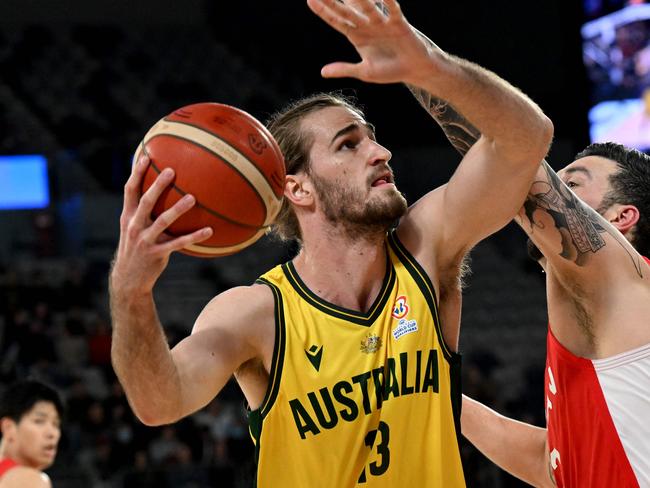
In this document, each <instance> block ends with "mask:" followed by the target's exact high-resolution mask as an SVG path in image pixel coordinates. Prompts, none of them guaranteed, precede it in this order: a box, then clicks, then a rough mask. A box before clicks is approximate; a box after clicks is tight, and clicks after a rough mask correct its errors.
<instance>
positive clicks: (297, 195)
mask: <svg viewBox="0 0 650 488" xmlns="http://www.w3.org/2000/svg"><path fill="white" fill-rule="evenodd" d="M284 196H285V198H286V199H287V200H289V201H290V202H291V203H292V204H293V205H297V206H299V207H308V206H310V205H313V204H314V188H313V186H312V184H311V181H310V180H309V178H307V176H306V175H305V174H304V173H299V174H297V175H287V176H286V179H285V180H284Z"/></svg>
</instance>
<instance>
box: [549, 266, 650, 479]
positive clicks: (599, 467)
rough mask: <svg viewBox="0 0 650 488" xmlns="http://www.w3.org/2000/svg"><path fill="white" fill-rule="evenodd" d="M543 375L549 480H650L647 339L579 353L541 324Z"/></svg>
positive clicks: (649, 353)
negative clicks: (601, 352)
mask: <svg viewBox="0 0 650 488" xmlns="http://www.w3.org/2000/svg"><path fill="white" fill-rule="evenodd" d="M646 261H647V259H646ZM649 264H650V261H649ZM648 322H649V324H648V325H649V326H650V319H648ZM544 376H545V378H544V385H545V390H546V422H547V427H548V449H549V454H550V463H551V467H552V468H553V474H554V476H555V481H556V483H557V486H559V487H564V488H581V487H585V488H586V487H589V488H598V487H603V488H604V487H608V488H611V487H617V488H628V487H642V488H646V487H650V420H649V416H650V344H646V345H645V346H642V347H640V348H637V349H634V350H632V351H627V352H624V353H622V354H617V355H616V356H613V357H610V358H605V359H585V358H581V357H578V356H575V355H574V354H573V353H571V352H570V351H569V350H568V349H566V348H565V347H564V346H563V345H562V344H560V342H559V341H558V340H557V339H556V337H555V336H554V335H553V333H552V332H551V329H550V327H549V331H548V337H547V343H546V372H545V375H544Z"/></svg>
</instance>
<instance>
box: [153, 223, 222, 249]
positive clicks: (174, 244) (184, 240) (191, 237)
mask: <svg viewBox="0 0 650 488" xmlns="http://www.w3.org/2000/svg"><path fill="white" fill-rule="evenodd" d="M211 235H212V228H211V227H204V228H203V229H199V230H197V231H195V232H192V233H191V234H186V235H184V236H181V237H177V238H175V239H172V240H170V241H167V242H164V243H162V244H160V245H158V251H159V252H160V253H161V254H163V255H169V254H171V253H172V252H174V251H180V250H181V249H183V248H184V247H187V246H189V245H190V244H196V243H198V242H202V241H205V240H206V239H208V238H209V237H210V236H211Z"/></svg>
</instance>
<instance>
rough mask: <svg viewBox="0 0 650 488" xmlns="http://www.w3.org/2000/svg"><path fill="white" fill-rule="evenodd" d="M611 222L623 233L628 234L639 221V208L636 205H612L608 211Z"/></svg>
mask: <svg viewBox="0 0 650 488" xmlns="http://www.w3.org/2000/svg"><path fill="white" fill-rule="evenodd" d="M609 212H612V214H611V215H608V220H609V221H610V223H611V224H612V225H613V226H614V227H616V228H617V229H618V230H619V231H620V232H621V234H623V235H625V234H627V233H628V232H629V231H630V230H631V229H632V228H633V227H634V226H635V225H636V223H637V222H638V221H639V209H638V208H636V207H635V206H634V205H618V204H615V205H612V206H611V207H610V209H609V210H608V212H607V213H609Z"/></svg>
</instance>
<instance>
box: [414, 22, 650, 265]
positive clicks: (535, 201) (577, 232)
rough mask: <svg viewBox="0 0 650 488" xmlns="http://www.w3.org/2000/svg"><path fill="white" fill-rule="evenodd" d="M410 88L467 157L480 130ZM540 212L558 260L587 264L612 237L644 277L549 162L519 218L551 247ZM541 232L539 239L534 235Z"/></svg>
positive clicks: (445, 105) (618, 237)
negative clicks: (537, 215)
mask: <svg viewBox="0 0 650 488" xmlns="http://www.w3.org/2000/svg"><path fill="white" fill-rule="evenodd" d="M416 32H417V34H418V36H419V37H420V38H421V39H422V40H424V41H425V42H426V43H427V44H428V45H429V46H431V47H437V46H436V45H435V43H434V42H433V41H431V40H430V39H429V38H427V37H426V36H425V35H424V34H422V33H421V32H419V31H416ZM407 87H408V89H409V90H410V91H411V93H412V94H413V96H414V97H415V99H416V100H417V101H418V102H419V103H420V105H422V107H423V108H424V109H425V110H426V111H427V112H428V113H429V114H430V115H431V117H433V119H434V120H435V121H436V122H437V123H438V124H439V125H440V127H441V128H442V130H443V132H444V133H445V135H446V136H447V139H449V142H451V144H452V145H453V146H454V148H456V150H457V151H458V152H459V153H460V154H461V155H463V156H464V155H465V154H466V153H467V151H469V149H470V148H471V147H472V146H473V145H474V144H475V143H476V142H477V141H478V140H479V138H480V137H481V133H480V131H479V130H478V129H477V128H476V127H474V125H472V124H471V123H470V122H469V121H468V120H467V119H466V118H465V117H463V116H462V115H461V114H460V113H458V111H456V110H455V109H454V107H452V106H451V105H450V104H449V103H448V102H446V101H445V100H442V99H440V98H437V97H434V96H433V95H431V94H430V93H428V92H427V91H426V90H424V89H422V88H419V87H417V86H413V85H408V84H407ZM536 210H543V211H545V212H546V213H547V214H548V215H549V216H550V217H551V219H552V222H553V225H552V228H554V229H555V230H556V232H557V234H558V235H559V238H560V239H561V246H560V249H559V250H557V251H556V252H555V253H552V255H553V256H554V255H557V256H558V259H564V260H567V261H569V262H573V263H574V264H575V265H577V266H584V265H585V264H586V262H587V261H588V260H589V258H590V256H591V255H593V254H594V253H596V252H598V250H599V249H601V248H603V247H604V246H605V238H604V235H605V234H608V235H610V236H611V238H612V240H613V241H614V242H616V243H618V244H619V245H620V246H621V247H622V249H623V250H624V252H625V254H626V255H627V256H628V257H629V259H630V261H631V263H632V265H633V266H634V269H635V270H636V272H637V274H638V275H639V276H641V275H642V266H641V258H640V256H639V255H638V254H637V253H636V252H634V251H633V250H632V249H630V247H631V246H630V245H629V244H627V241H626V240H625V238H623V236H621V235H620V234H619V233H618V232H617V231H616V230H615V229H613V228H612V227H611V226H610V225H609V224H607V222H606V221H605V219H604V218H602V217H601V216H600V215H599V214H598V213H597V212H596V211H595V210H593V209H592V208H590V207H588V206H587V205H585V204H584V203H583V202H582V201H581V200H580V199H579V198H578V197H577V196H576V195H575V194H574V193H573V192H572V191H571V190H570V188H569V187H567V186H566V185H565V184H564V183H563V182H562V180H561V179H560V178H559V176H558V175H557V174H556V173H555V171H553V169H552V168H551V167H550V166H549V165H548V163H547V162H546V161H545V160H544V161H542V164H541V166H540V169H539V171H538V173H537V175H536V178H535V182H534V183H533V185H532V187H531V189H530V192H529V195H528V196H527V198H526V201H525V202H524V206H523V207H522V209H521V211H520V212H519V215H518V217H516V219H515V220H516V221H517V223H518V224H519V225H520V226H521V227H522V228H523V229H524V230H525V231H526V232H527V233H528V234H529V235H530V237H531V240H532V241H533V242H534V243H535V244H537V246H538V247H541V248H546V247H547V246H548V244H545V243H544V241H547V240H548V239H544V238H543V235H540V234H542V228H544V224H542V223H541V221H538V222H537V223H536V222H535V218H534V213H535V211H536ZM535 229H537V235H536V236H535V237H533V235H532V234H533V232H534V231H535ZM547 232H548V231H547ZM549 238H551V237H550V236H549ZM551 239H552V238H551ZM538 241H540V242H539V243H538ZM542 253H544V251H542Z"/></svg>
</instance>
